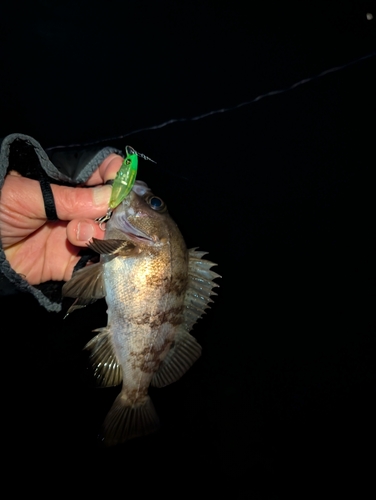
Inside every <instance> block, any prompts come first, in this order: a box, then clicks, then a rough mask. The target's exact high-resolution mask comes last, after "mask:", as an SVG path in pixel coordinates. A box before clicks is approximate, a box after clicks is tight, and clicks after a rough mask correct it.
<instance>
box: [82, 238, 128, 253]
mask: <svg viewBox="0 0 376 500" xmlns="http://www.w3.org/2000/svg"><path fill="white" fill-rule="evenodd" d="M88 247H89V248H90V249H91V250H94V252H97V253H99V254H105V255H114V254H116V255H120V256H124V257H125V256H127V255H130V254H131V253H132V251H133V250H134V248H135V245H134V244H133V243H131V242H129V241H126V240H114V239H113V240H98V239H97V238H93V240H92V241H91V243H89V245H88Z"/></svg>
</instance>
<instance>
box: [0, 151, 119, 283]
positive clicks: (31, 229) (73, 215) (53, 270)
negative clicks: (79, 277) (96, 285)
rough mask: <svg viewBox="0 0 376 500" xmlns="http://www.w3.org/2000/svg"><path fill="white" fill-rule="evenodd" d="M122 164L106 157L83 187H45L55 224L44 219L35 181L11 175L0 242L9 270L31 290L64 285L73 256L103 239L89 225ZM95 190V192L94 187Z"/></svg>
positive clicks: (2, 202)
mask: <svg viewBox="0 0 376 500" xmlns="http://www.w3.org/2000/svg"><path fill="white" fill-rule="evenodd" d="M122 162H123V158H122V157H121V156H119V155H116V154H111V155H109V156H108V157H107V158H106V159H105V160H104V161H103V162H102V164H101V165H100V166H99V168H98V169H97V170H96V171H95V172H94V173H93V175H92V176H91V177H90V178H89V179H88V181H87V182H86V183H85V186H93V188H92V189H88V188H86V187H66V186H59V185H57V184H51V188H52V192H53V195H54V200H55V206H56V212H57V215H58V218H59V220H58V221H53V222H51V221H48V220H47V218H46V213H45V208H44V201H43V196H42V191H41V188H40V184H39V182H38V181H35V180H32V179H27V178H25V177H21V176H20V175H19V174H18V173H17V172H14V171H11V172H10V173H9V174H8V175H7V177H6V178H5V182H4V185H3V188H2V191H1V196H0V236H1V242H2V245H3V250H4V253H5V256H6V258H7V260H8V262H9V264H10V266H11V267H12V268H13V269H14V271H16V272H17V273H19V274H21V275H23V276H24V278H25V279H26V280H27V281H28V282H29V283H30V284H31V285H37V284H39V283H43V282H45V281H48V280H56V281H63V280H64V281H67V280H69V279H70V278H71V276H72V272H73V268H74V266H75V265H76V264H77V262H78V261H79V259H80V257H79V256H78V253H79V251H80V249H81V248H82V247H86V245H87V243H88V241H89V240H91V238H93V237H94V238H98V239H103V238H104V232H103V231H102V230H101V228H100V227H99V225H98V224H97V223H96V222H95V221H94V219H95V218H97V217H101V216H103V215H104V214H105V213H106V211H107V208H108V202H109V199H110V195H111V186H104V185H103V184H104V183H105V182H107V181H108V180H110V179H114V178H115V175H116V172H117V171H118V170H119V168H120V166H121V164H122ZM94 186H96V187H94Z"/></svg>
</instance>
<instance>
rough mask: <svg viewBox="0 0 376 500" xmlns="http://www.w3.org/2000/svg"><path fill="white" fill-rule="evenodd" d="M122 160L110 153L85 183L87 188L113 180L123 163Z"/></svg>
mask: <svg viewBox="0 0 376 500" xmlns="http://www.w3.org/2000/svg"><path fill="white" fill-rule="evenodd" d="M123 160H124V158H122V157H121V156H119V155H117V154H115V153H112V154H110V155H109V156H107V158H106V159H105V160H104V161H103V162H102V163H101V164H100V166H99V168H98V169H97V170H96V171H95V172H94V173H93V174H92V175H91V176H90V177H89V179H88V180H87V181H86V183H85V184H86V185H87V186H97V185H98V184H104V183H105V182H107V181H109V180H112V179H115V176H116V174H117V172H118V170H119V169H120V167H121V164H122V163H123Z"/></svg>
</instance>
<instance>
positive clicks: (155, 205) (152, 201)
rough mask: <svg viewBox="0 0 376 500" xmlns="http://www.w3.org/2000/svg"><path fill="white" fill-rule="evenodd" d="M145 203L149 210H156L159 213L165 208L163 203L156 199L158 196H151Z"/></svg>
mask: <svg viewBox="0 0 376 500" xmlns="http://www.w3.org/2000/svg"><path fill="white" fill-rule="evenodd" d="M147 202H148V204H149V205H150V208H152V209H153V210H157V211H158V212H161V211H162V210H164V209H165V208H166V205H165V203H164V201H163V200H161V199H160V198H158V196H151V197H150V198H149V199H148V200H147Z"/></svg>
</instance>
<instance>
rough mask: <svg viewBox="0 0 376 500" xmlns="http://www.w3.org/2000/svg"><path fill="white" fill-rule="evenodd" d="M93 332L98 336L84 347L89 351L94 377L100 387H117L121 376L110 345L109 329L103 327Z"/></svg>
mask: <svg viewBox="0 0 376 500" xmlns="http://www.w3.org/2000/svg"><path fill="white" fill-rule="evenodd" d="M94 331H95V332H99V334H98V335H97V336H95V337H94V338H92V339H91V340H90V341H89V342H88V343H87V344H86V346H85V347H84V349H87V350H89V351H91V352H90V362H91V364H92V365H93V368H94V377H95V379H96V381H97V383H98V385H99V386H101V387H112V386H115V385H119V384H121V382H122V379H123V375H122V371H121V367H120V365H119V363H118V360H117V357H116V354H115V350H114V348H113V346H112V343H111V337H110V329H109V328H108V327H104V328H98V330H94Z"/></svg>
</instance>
